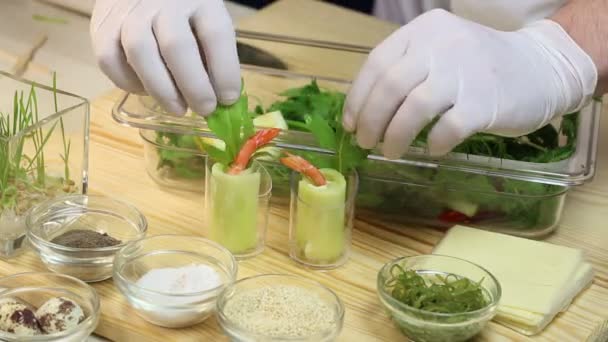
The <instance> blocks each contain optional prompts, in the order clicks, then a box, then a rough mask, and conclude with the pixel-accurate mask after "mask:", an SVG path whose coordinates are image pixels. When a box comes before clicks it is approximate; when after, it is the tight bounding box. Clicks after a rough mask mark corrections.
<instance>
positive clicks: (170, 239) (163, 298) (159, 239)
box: [113, 235, 238, 328]
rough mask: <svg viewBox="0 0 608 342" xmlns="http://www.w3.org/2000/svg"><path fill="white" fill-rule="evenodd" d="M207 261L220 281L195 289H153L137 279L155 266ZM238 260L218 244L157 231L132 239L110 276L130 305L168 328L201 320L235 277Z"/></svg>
mask: <svg viewBox="0 0 608 342" xmlns="http://www.w3.org/2000/svg"><path fill="white" fill-rule="evenodd" d="M192 264H200V265H206V266H209V267H211V268H213V269H214V270H215V271H216V272H217V273H218V275H219V277H220V281H221V285H219V286H217V287H215V288H212V289H209V290H206V291H202V292H196V293H183V294H182V293H178V294H176V293H169V292H161V291H154V290H151V289H148V288H144V287H141V286H140V285H138V283H137V282H138V280H139V279H140V278H141V277H143V276H144V275H145V274H146V273H147V272H149V271H150V270H153V269H157V268H167V267H183V266H188V265H192ZM237 270H238V264H237V262H236V259H235V258H234V256H233V255H232V254H231V253H230V252H229V251H228V250H227V249H226V248H224V247H222V246H220V245H219V244H217V243H215V242H213V241H211V240H207V239H204V238H201V237H196V236H183V235H157V236H151V237H148V238H145V239H143V240H139V241H134V242H131V243H130V244H128V245H126V246H125V247H123V249H121V250H120V251H119V252H118V254H117V255H116V259H115V261H114V272H113V275H114V276H113V279H114V284H115V285H116V287H117V288H118V290H119V291H120V292H121V293H122V294H123V295H124V297H125V298H126V300H127V301H128V302H129V304H130V305H131V307H133V308H134V309H135V311H136V312H137V314H138V315H139V316H141V317H142V318H143V319H145V320H146V321H148V322H150V323H152V324H155V325H159V326H162V327H167V328H182V327H187V326H191V325H194V324H197V323H200V322H202V321H204V320H205V319H207V318H208V317H209V316H210V315H212V314H213V313H214V312H215V304H216V299H217V297H218V295H219V293H220V292H221V291H222V290H223V289H224V288H225V287H226V286H228V285H229V284H231V283H232V282H234V280H235V279H236V275H237Z"/></svg>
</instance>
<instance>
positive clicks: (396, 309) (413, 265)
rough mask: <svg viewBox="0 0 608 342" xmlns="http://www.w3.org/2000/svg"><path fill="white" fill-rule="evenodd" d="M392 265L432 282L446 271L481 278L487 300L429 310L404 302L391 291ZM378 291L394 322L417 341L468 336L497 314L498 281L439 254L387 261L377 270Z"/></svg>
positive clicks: (452, 340) (446, 340)
mask: <svg viewBox="0 0 608 342" xmlns="http://www.w3.org/2000/svg"><path fill="white" fill-rule="evenodd" d="M395 267H398V268H400V269H403V270H412V271H415V272H416V273H417V274H418V275H420V276H422V277H423V278H424V280H425V281H427V282H431V283H432V282H434V281H436V280H435V279H437V278H436V277H437V276H440V277H445V276H447V275H448V274H454V275H456V276H457V277H462V278H468V279H469V280H472V281H474V282H480V285H481V287H482V291H483V293H484V295H485V297H486V300H487V303H488V304H487V305H486V306H485V307H483V308H481V309H478V310H475V311H470V312H465V313H440V312H432V311H426V310H422V309H418V308H415V307H413V306H409V305H406V304H404V303H402V302H400V301H398V300H397V299H395V298H394V297H393V296H392V294H391V292H392V290H393V288H394V281H392V272H393V270H394V269H395ZM377 291H378V297H379V298H380V302H381V303H382V305H383V306H384V308H385V309H386V312H387V314H388V315H389V316H390V317H391V318H392V320H393V321H394V322H395V324H396V326H397V327H398V328H399V329H400V330H401V332H402V333H403V334H404V335H405V336H407V337H408V338H409V339H410V340H412V341H416V342H459V341H467V340H469V339H470V338H471V337H473V336H475V335H477V334H478V333H479V332H480V331H481V330H482V329H483V328H484V326H485V325H486V324H487V323H488V322H489V321H490V320H491V319H492V318H493V317H494V316H495V315H496V309H497V307H498V303H499V301H500V296H501V288H500V284H499V283H498V280H496V278H495V277H494V276H493V275H492V274H491V273H490V272H488V271H487V270H485V269H484V268H482V267H481V266H478V265H476V264H473V263H471V262H469V261H466V260H463V259H459V258H454V257H448V256H442V255H420V256H413V257H404V258H398V259H395V260H393V261H391V262H389V263H387V264H386V265H384V267H382V269H381V270H380V272H379V273H378V279H377Z"/></svg>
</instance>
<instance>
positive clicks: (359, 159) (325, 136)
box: [268, 80, 369, 174]
mask: <svg viewBox="0 0 608 342" xmlns="http://www.w3.org/2000/svg"><path fill="white" fill-rule="evenodd" d="M280 95H281V96H283V97H285V98H286V99H285V100H282V101H277V102H275V103H273V104H272V105H270V107H269V108H268V111H275V110H280V111H281V113H282V114H283V116H284V117H285V119H286V122H287V124H288V126H289V129H291V130H301V131H308V132H310V133H312V134H313V135H314V137H315V139H316V140H317V142H318V144H319V146H320V147H322V148H324V149H328V150H331V151H334V152H335V154H336V157H335V158H334V161H333V163H332V165H331V166H330V167H333V168H335V169H336V170H338V171H339V172H341V173H343V174H346V173H348V172H351V171H353V170H354V169H356V168H357V167H358V166H359V165H361V164H362V163H363V162H364V161H365V160H366V158H367V155H368V154H369V150H365V149H362V148H361V147H359V146H358V145H357V144H356V142H355V141H354V139H353V136H352V134H350V133H348V132H346V131H345V130H344V128H343V127H342V109H343V107H344V100H345V95H344V94H343V93H340V92H336V91H330V90H324V89H321V88H320V87H319V86H318V84H317V81H316V80H312V81H311V82H310V83H309V84H307V85H305V86H303V87H299V88H291V89H288V90H286V91H284V92H282V93H281V94H280ZM307 159H308V160H310V161H311V162H313V164H315V165H317V166H318V167H321V165H320V164H325V163H324V162H323V161H319V160H318V158H316V159H317V160H316V161H315V158H314V156H307ZM323 166H324V165H323Z"/></svg>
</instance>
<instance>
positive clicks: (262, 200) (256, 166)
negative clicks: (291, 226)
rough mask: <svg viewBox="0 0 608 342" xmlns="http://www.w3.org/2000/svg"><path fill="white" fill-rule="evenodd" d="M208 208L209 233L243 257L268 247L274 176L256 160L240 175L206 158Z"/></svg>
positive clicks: (208, 234) (210, 236) (206, 199)
mask: <svg viewBox="0 0 608 342" xmlns="http://www.w3.org/2000/svg"><path fill="white" fill-rule="evenodd" d="M206 160H207V168H206V173H205V174H206V175H207V179H206V185H205V206H206V208H205V210H206V213H207V215H206V219H207V224H206V226H207V236H208V237H209V238H210V239H211V240H213V241H215V242H217V243H219V244H221V245H222V246H224V247H226V248H227V249H228V250H229V251H230V252H231V253H232V254H233V255H234V256H235V257H236V258H238V259H243V258H249V257H252V256H255V255H257V254H260V253H261V252H262V251H263V250H264V246H265V241H266V230H267V227H268V215H269V209H270V197H271V194H272V178H271V177H270V175H269V174H268V172H267V171H266V168H264V166H263V165H262V164H261V163H258V162H256V161H254V162H253V163H251V166H250V167H249V169H247V170H244V171H242V172H241V173H240V174H239V175H230V174H228V173H227V172H225V166H224V165H222V164H220V163H216V162H215V161H214V160H212V159H211V158H206Z"/></svg>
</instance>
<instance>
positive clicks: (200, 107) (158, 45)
mask: <svg viewBox="0 0 608 342" xmlns="http://www.w3.org/2000/svg"><path fill="white" fill-rule="evenodd" d="M91 37H92V39H93V48H94V50H95V55H96V57H97V60H98V62H99V65H100V67H101V70H102V71H103V72H104V73H105V74H106V75H107V76H108V77H109V78H110V79H111V80H112V81H113V82H114V83H115V84H116V85H117V86H118V87H120V88H122V89H124V90H126V91H129V92H132V93H137V94H148V95H150V96H152V97H154V98H155V99H156V100H157V101H159V102H160V104H161V105H162V106H163V107H164V108H165V109H166V110H168V111H171V112H174V113H176V114H183V113H185V111H186V108H187V106H189V107H190V108H191V109H192V110H194V111H195V112H197V113H199V114H202V115H207V114H209V113H211V112H212V111H213V110H214V109H215V107H216V105H217V102H218V101H219V102H221V103H223V104H230V103H233V102H235V101H236V100H237V99H238V97H239V95H240V89H241V78H240V77H241V76H240V67H239V60H238V56H237V51H236V38H235V32H234V28H233V26H232V21H231V19H230V16H229V15H228V12H227V10H226V8H225V6H224V3H223V1H221V0H180V1H178V3H176V2H175V1H166V0H97V1H96V3H95V8H94V10H93V16H92V19H91Z"/></svg>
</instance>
